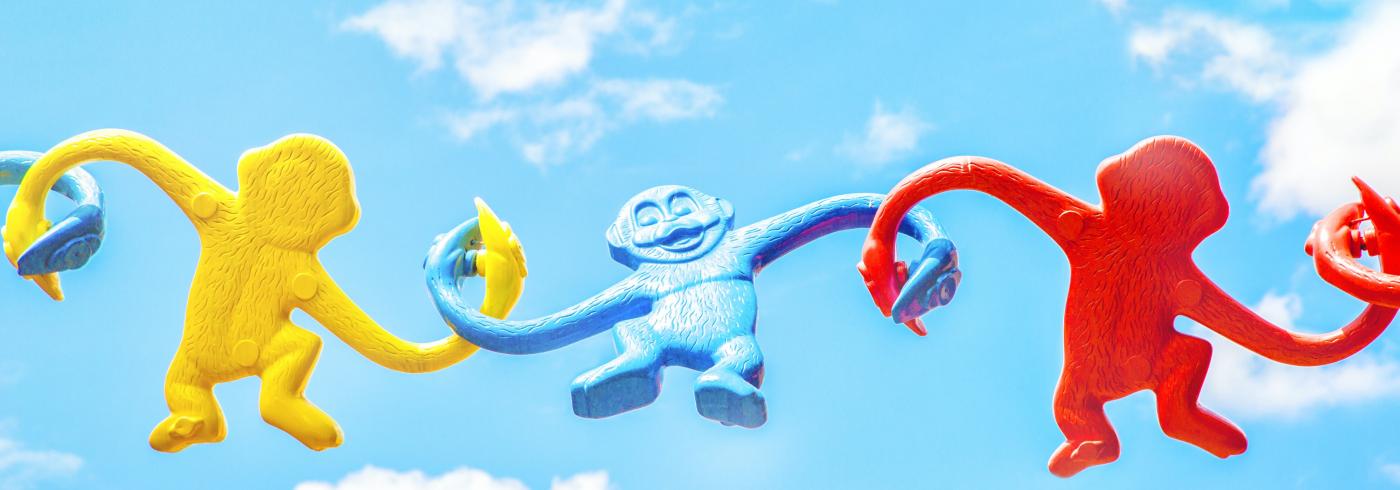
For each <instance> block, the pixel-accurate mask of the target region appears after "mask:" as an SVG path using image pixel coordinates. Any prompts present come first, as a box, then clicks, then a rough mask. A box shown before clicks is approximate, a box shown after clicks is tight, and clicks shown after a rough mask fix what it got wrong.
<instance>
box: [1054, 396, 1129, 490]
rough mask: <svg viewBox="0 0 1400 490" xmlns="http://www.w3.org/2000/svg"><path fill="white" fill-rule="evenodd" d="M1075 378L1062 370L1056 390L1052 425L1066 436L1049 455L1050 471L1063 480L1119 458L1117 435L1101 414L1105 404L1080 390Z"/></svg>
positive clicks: (1106, 417)
mask: <svg viewBox="0 0 1400 490" xmlns="http://www.w3.org/2000/svg"><path fill="white" fill-rule="evenodd" d="M1080 376H1082V375H1077V374H1075V373H1073V372H1072V371H1070V370H1069V369H1066V370H1065V373H1064V374H1063V375H1062V376H1061V378H1060V386H1059V387H1058V388H1056V391H1055V423H1057V424H1059V426H1060V432H1063V433H1064V434H1065V442H1064V443H1063V444H1060V447H1059V448H1058V449H1056V450H1055V453H1054V454H1052V455H1051V456H1050V463H1049V467H1050V472H1051V473H1053V474H1055V476H1059V477H1062V478H1068V477H1070V476H1074V474H1076V473H1079V472H1080V471H1083V470H1084V469H1085V468H1088V467H1090V466H1095V465H1101V464H1105V463H1111V462H1113V461H1114V460H1117V459H1118V435H1117V434H1115V433H1114V432H1113V425H1112V424H1110V423H1109V422H1108V416H1107V415H1104V412H1103V404H1104V401H1103V400H1102V399H1101V398H1099V397H1098V396H1097V395H1095V394H1092V393H1088V392H1085V391H1083V390H1084V388H1083V387H1084V386H1087V385H1088V383H1079V382H1077V380H1076V378H1078V377H1080Z"/></svg>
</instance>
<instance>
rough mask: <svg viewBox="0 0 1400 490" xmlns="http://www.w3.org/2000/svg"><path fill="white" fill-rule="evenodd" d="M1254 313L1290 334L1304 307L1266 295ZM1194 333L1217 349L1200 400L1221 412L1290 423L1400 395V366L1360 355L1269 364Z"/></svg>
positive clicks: (1226, 342) (1287, 298)
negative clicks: (1325, 362)
mask: <svg viewBox="0 0 1400 490" xmlns="http://www.w3.org/2000/svg"><path fill="white" fill-rule="evenodd" d="M1254 310H1255V311H1256V312H1257V313H1259V316H1262V317H1264V318H1265V319H1267V320H1269V321H1271V322H1273V323H1274V324H1276V325H1279V326H1281V327H1284V328H1287V329H1289V330H1294V329H1295V325H1294V322H1295V321H1296V320H1297V319H1298V317H1299V316H1301V315H1302V313H1303V304H1302V300H1301V299H1300V298H1299V297H1298V296H1297V295H1295V294H1285V295H1279V294H1274V293H1268V294H1265V295H1264V298H1263V299H1261V300H1260V301H1259V304H1258V305H1256V306H1255V307H1254ZM1193 332H1194V333H1196V334H1197V335H1200V336H1202V337H1204V338H1206V339H1207V340H1209V341H1210V342H1211V344H1212V345H1214V346H1215V349H1214V355H1213V356H1212V358H1211V367H1210V371H1209V374H1207V375H1206V382H1205V388H1204V389H1203V390H1202V400H1203V402H1204V403H1205V404H1206V405H1207V406H1211V407H1214V408H1218V409H1220V410H1221V411H1222V412H1224V413H1228V414H1231V415H1235V414H1239V415H1243V416H1248V417H1255V418H1273V419H1284V420H1289V419H1295V418H1299V417H1302V416H1305V415H1307V414H1309V413H1311V412H1312V411H1314V410H1316V409H1318V408H1323V407H1330V406H1339V405H1351V404H1357V403H1363V402H1367V401H1372V400H1377V399H1381V398H1387V397H1392V396H1395V395H1397V394H1400V365H1397V364H1396V363H1394V362H1392V361H1389V360H1383V359H1377V358H1374V357H1372V356H1369V355H1366V354H1361V355H1358V356H1356V357H1353V358H1351V359H1348V360H1346V361H1342V362H1341V363H1338V364H1335V365H1332V366H1326V367H1298V366H1289V365H1284V364H1278V363H1275V362H1271V361H1268V360H1266V359H1264V358H1262V357H1260V356H1259V355H1257V354H1254V353H1253V352H1250V351H1248V350H1245V349H1244V348H1243V347H1240V346H1239V345H1237V344H1235V343H1233V342H1230V341H1229V340H1227V339H1225V338H1224V337H1221V336H1220V335H1219V334H1216V333H1214V332H1211V331H1209V330H1206V329H1205V328H1203V327H1201V326H1199V325H1196V326H1195V328H1194V329H1193Z"/></svg>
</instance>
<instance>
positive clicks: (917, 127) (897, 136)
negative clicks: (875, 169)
mask: <svg viewBox="0 0 1400 490" xmlns="http://www.w3.org/2000/svg"><path fill="white" fill-rule="evenodd" d="M931 129H933V125H931V124H929V123H927V122H924V121H923V120H922V119H919V116H918V115H917V114H915V113H914V109H913V108H911V107H908V106H906V107H903V108H900V110H898V111H888V110H885V106H884V104H882V103H880V101H875V109H874V111H873V112H872V113H871V114H870V119H869V120H867V121H866V122H865V132H864V134H861V135H847V136H846V139H845V141H844V142H842V143H841V145H840V146H837V148H836V150H837V152H839V153H842V154H844V155H847V156H849V157H851V158H854V159H855V160H856V161H858V162H860V163H862V164H866V165H870V166H879V165H883V164H885V163H889V162H890V161H891V160H893V159H895V158H899V157H901V156H904V155H907V154H908V153H910V152H912V151H914V150H915V149H916V148H918V147H919V138H921V137H922V136H923V135H924V134H925V133H927V132H928V131H929V130H931Z"/></svg>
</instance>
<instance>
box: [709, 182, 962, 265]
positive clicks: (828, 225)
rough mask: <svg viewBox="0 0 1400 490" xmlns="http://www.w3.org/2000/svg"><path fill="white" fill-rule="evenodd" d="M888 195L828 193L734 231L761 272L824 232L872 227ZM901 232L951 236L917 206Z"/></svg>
mask: <svg viewBox="0 0 1400 490" xmlns="http://www.w3.org/2000/svg"><path fill="white" fill-rule="evenodd" d="M884 198H885V196H883V195H881V194H865V193H862V194H843V195H840V196H833V197H828V198H826V199H822V200H820V201H816V202H813V203H811V204H808V205H806V206H802V207H800V208H797V209H794V210H792V211H788V212H786V213H783V214H780V215H777V216H774V217H772V218H768V219H765V220H763V221H759V222H757V223H754V224H752V225H749V226H745V227H743V228H740V229H738V230H735V231H734V233H735V234H736V236H737V237H738V238H739V240H738V243H741V244H743V247H744V250H745V251H746V252H747V255H748V256H749V257H751V260H752V261H753V268H754V271H755V272H757V271H759V270H761V269H763V267H765V266H767V265H768V264H770V263H772V262H773V261H775V260H777V259H778V258H779V257H782V256H783V255H786V254H787V253H788V252H791V251H793V250H796V249H798V248H799V247H801V246H803V245H806V244H808V243H811V242H812V241H814V240H816V239H818V238H821V237H823V236H826V235H829V234H832V233H835V232H838V231H843V230H850V229H856V228H869V227H870V223H872V222H874V221H875V212H876V211H877V210H879V209H880V203H881V202H882V201H883V200H884ZM899 232H900V233H903V234H905V235H908V236H909V237H912V238H913V239H915V240H918V241H919V242H920V243H923V244H925V245H927V244H928V243H930V242H931V241H933V240H935V239H940V238H942V239H947V237H946V235H944V233H943V229H942V228H940V227H939V226H938V223H937V222H936V221H934V219H933V213H930V212H928V211H927V210H925V209H923V208H914V209H913V210H911V211H910V212H909V214H907V215H905V217H904V221H903V222H901V223H900V226H899Z"/></svg>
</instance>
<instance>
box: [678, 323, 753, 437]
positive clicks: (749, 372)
mask: <svg viewBox="0 0 1400 490" xmlns="http://www.w3.org/2000/svg"><path fill="white" fill-rule="evenodd" d="M714 356H715V365H714V366H713V367H711V368H710V369H707V370H706V371H705V372H704V373H701V374H700V377H699V378H698V379H696V380H695V409H696V410H697V411H699V412H700V415H702V416H704V417H705V418H708V419H711V420H715V421H718V422H719V423H722V424H724V425H738V426H742V427H748V428H750V429H752V428H754V427H758V426H760V425H763V423H764V422H767V421H768V404H767V402H766V401H765V400H764V399H763V393H761V392H759V391H758V387H759V386H761V385H762V384H763V353H762V352H761V351H759V350H758V341H757V340H755V339H754V337H753V336H752V335H741V336H738V337H735V338H733V339H730V340H729V341H728V342H725V343H724V345H722V346H720V348H719V350H717V351H715V353H714Z"/></svg>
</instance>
